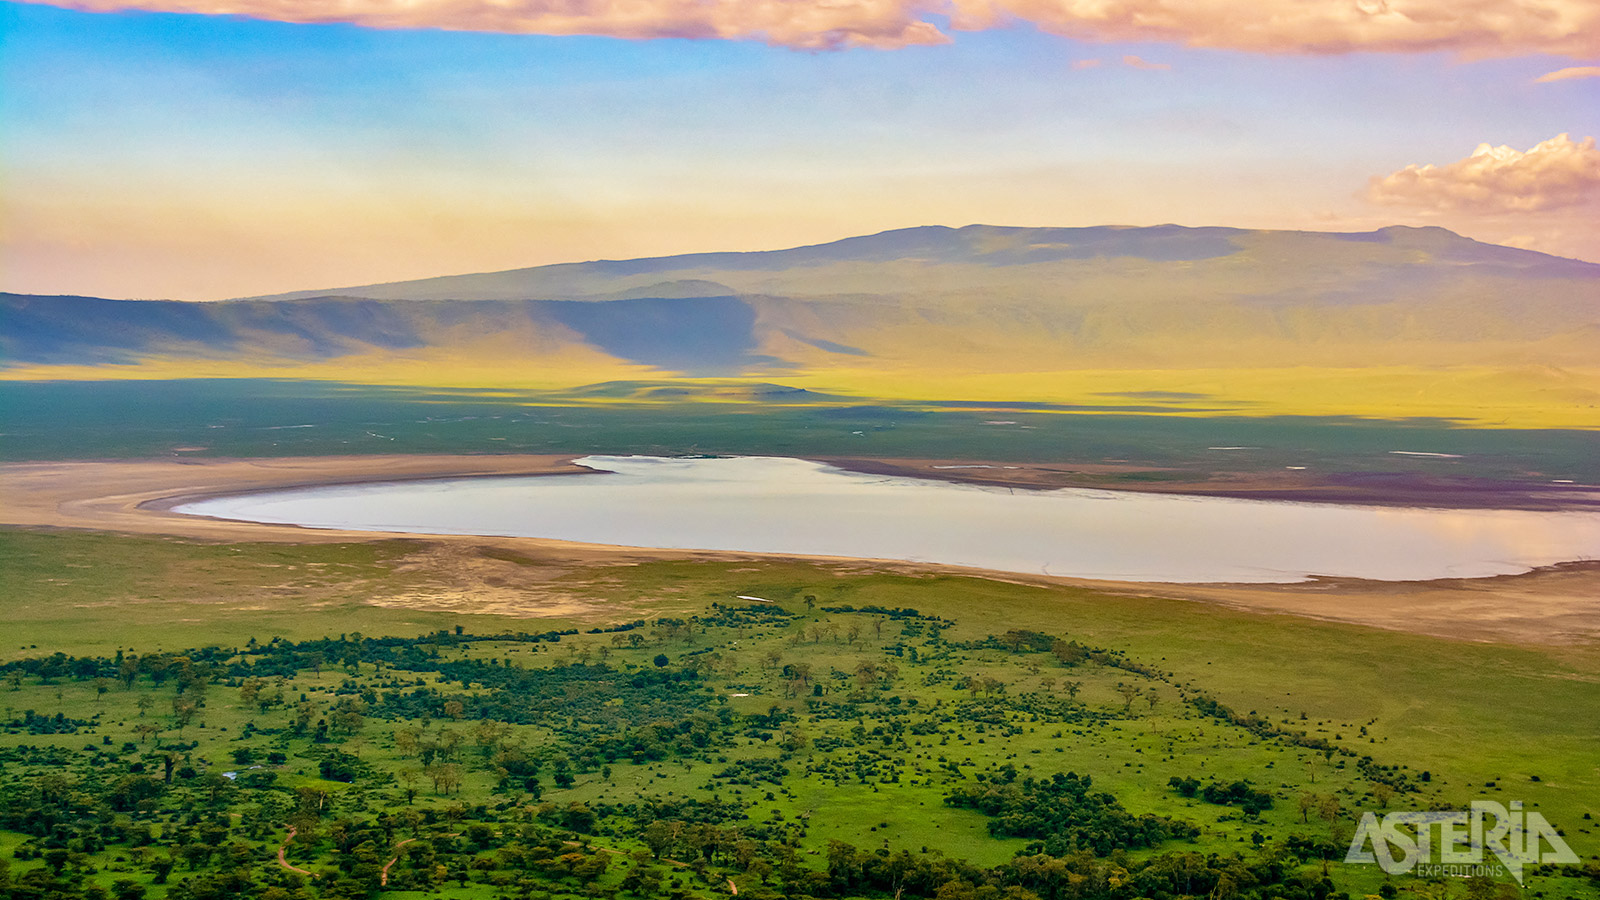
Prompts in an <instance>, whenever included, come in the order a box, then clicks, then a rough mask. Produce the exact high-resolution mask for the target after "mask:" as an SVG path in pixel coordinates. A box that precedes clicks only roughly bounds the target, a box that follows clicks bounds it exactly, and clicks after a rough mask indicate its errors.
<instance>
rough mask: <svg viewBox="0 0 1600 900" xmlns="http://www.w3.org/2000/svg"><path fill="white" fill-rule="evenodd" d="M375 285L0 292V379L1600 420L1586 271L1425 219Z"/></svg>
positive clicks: (815, 248) (831, 251)
mask: <svg viewBox="0 0 1600 900" xmlns="http://www.w3.org/2000/svg"><path fill="white" fill-rule="evenodd" d="M377 287H379V288H382V289H381V290H379V289H376V288H372V287H357V288H343V289H336V290H334V291H302V292H294V293H291V294H283V295H274V296H270V297H262V298H244V299H237V300H227V301H216V302H209V303H184V302H174V301H147V300H108V299H103V298H90V297H72V296H62V297H44V296H35V295H20V294H0V378H6V379H10V380H28V379H33V380H39V379H53V378H74V379H86V378H107V377H111V378H123V377H135V378H158V377H177V378H188V377H258V376H268V377H293V378H302V379H317V380H325V381H360V382H365V383H384V384H413V385H436V386H460V387H475V388H495V387H507V386H531V387H537V388H539V389H556V390H570V389H573V388H578V387H582V386H584V385H590V384H600V383H607V382H642V381H655V380H661V379H667V380H672V379H690V380H692V379H700V378H735V379H753V380H756V381H762V382H768V381H775V380H776V381H781V382H782V383H783V384H785V385H789V386H792V387H795V388H803V389H806V390H809V391H813V392H816V393H820V394H826V395H830V396H851V395H855V396H895V397H930V398H938V399H942V400H972V401H982V400H984V399H985V398H1003V399H1006V400H1009V401H1018V402H1020V401H1029V402H1041V403H1054V404H1066V405H1069V406H1070V405H1074V404H1083V403H1091V402H1094V397H1095V396H1097V395H1103V394H1105V393H1106V392H1113V393H1115V392H1130V391H1131V392H1166V393H1173V392H1176V393H1178V394H1185V393H1192V394H1194V395H1195V396H1196V397H1197V398H1203V399H1197V400H1196V401H1195V406H1196V409H1197V410H1198V409H1199V408H1200V407H1201V406H1202V405H1206V404H1210V406H1207V407H1206V408H1213V407H1214V404H1215V403H1216V398H1218V397H1222V398H1226V399H1229V400H1230V401H1237V404H1238V405H1239V408H1243V409H1251V408H1256V407H1254V406H1252V404H1257V405H1262V404H1265V405H1266V406H1261V408H1266V407H1267V406H1271V407H1272V408H1275V409H1278V410H1279V411H1282V410H1285V409H1288V410H1291V411H1292V410H1295V409H1299V408H1301V407H1302V406H1306V407H1307V408H1311V407H1314V408H1317V409H1327V410H1333V411H1342V412H1350V413H1353V414H1368V413H1370V414H1377V413H1376V412H1375V411H1379V410H1395V409H1405V410H1408V411H1410V412H1409V413H1408V414H1412V413H1415V412H1416V411H1428V412H1425V413H1424V414H1433V413H1432V411H1433V410H1434V408H1435V406H1437V404H1438V403H1440V402H1443V401H1442V400H1441V399H1440V398H1441V397H1442V396H1443V395H1444V394H1445V393H1448V394H1449V395H1450V397H1451V398H1452V399H1451V400H1450V401H1449V404H1451V405H1450V408H1451V409H1452V410H1457V411H1461V410H1471V409H1473V408H1474V407H1475V406H1478V405H1483V404H1486V403H1491V400H1490V398H1496V397H1499V398H1502V399H1501V400H1494V401H1492V402H1493V403H1500V402H1502V401H1503V402H1505V403H1510V404H1512V405H1515V406H1517V407H1518V408H1519V409H1521V410H1523V411H1528V410H1532V411H1534V412H1537V413H1538V414H1539V415H1541V416H1544V415H1546V413H1547V412H1548V411H1550V410H1559V411H1560V412H1559V418H1560V419H1561V421H1576V422H1580V423H1588V422H1592V423H1593V426H1592V427H1600V414H1597V413H1596V412H1594V410H1595V408H1596V407H1597V406H1600V363H1597V362H1596V361H1597V360H1600V265H1596V264H1594V263H1587V262H1583V261H1579V260H1566V259H1562V258H1559V257H1551V256H1547V255H1545V254H1541V253H1537V252H1534V251H1529V250H1520V249H1516V248H1510V247H1500V246H1496V245H1491V244H1482V243H1479V242H1477V241H1472V240H1470V239H1468V238H1463V237H1461V236H1459V235H1456V234H1454V233H1452V232H1449V231H1446V230H1445V229H1441V228H1408V227H1402V226H1395V227H1390V228H1385V229H1379V230H1377V231H1373V232H1357V233H1342V232H1284V231H1262V230H1246V229H1229V228H1222V227H1209V228H1188V227H1182V226H1159V227H1153V228H1122V227H1110V226H1105V227H1094V228H1072V229H1041V228H1012V227H999V226H967V227H964V228H948V227H944V226H927V227H920V228H915V229H899V230H895V231H889V232H881V233H879V234H876V235H864V236H860V237H856V238H846V239H843V240H841V241H833V242H829V243H825V244H816V245H809V246H806V247H797V248H789V249H786V250H775V251H752V252H748V253H744V252H741V253H710V254H688V255H683V256H671V257H654V258H649V259H642V260H621V261H617V260H610V261H604V260H603V261H592V262H586V263H563V264H558V265H555V266H537V267H530V268H525V269H513V270H506V271H505V272H500V273H479V274H471V275H459V276H441V277H439V278H433V279H421V280H415V281H409V282H393V283H390V284H388V285H381V286H377ZM373 295H377V296H373ZM1441 385H1448V388H1446V387H1441ZM658 393H659V392H658ZM662 396H665V395H664V394H662ZM1180 405H1181V404H1180Z"/></svg>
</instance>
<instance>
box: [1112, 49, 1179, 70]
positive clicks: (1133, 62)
mask: <svg viewBox="0 0 1600 900" xmlns="http://www.w3.org/2000/svg"><path fill="white" fill-rule="evenodd" d="M1122 64H1123V65H1125V66H1129V67H1131V68H1135V69H1143V70H1145V71H1146V72H1165V71H1167V70H1168V69H1171V68H1172V67H1171V66H1169V65H1167V64H1166V63H1153V62H1146V61H1145V60H1143V59H1140V58H1139V57H1137V56H1134V55H1133V54H1131V53H1130V54H1128V55H1127V56H1124V57H1123V58H1122Z"/></svg>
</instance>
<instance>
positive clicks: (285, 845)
mask: <svg viewBox="0 0 1600 900" xmlns="http://www.w3.org/2000/svg"><path fill="white" fill-rule="evenodd" d="M295 834H296V829H295V827H294V826H293V825H290V826H289V834H288V835H287V836H286V837H284V839H283V845H282V846H280V847H279V848H278V865H280V866H283V867H284V868H285V869H288V870H289V871H291V872H299V873H300V874H301V875H309V876H311V877H312V878H315V877H317V873H315V872H313V871H311V870H310V869H302V868H300V867H299V866H297V865H294V864H293V863H291V862H289V860H287V859H285V858H284V855H285V854H286V853H288V852H289V842H290V841H292V840H294V836H295Z"/></svg>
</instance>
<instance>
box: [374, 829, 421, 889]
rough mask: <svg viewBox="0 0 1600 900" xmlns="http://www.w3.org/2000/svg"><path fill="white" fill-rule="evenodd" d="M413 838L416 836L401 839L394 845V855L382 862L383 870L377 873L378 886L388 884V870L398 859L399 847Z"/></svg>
mask: <svg viewBox="0 0 1600 900" xmlns="http://www.w3.org/2000/svg"><path fill="white" fill-rule="evenodd" d="M414 840H416V838H406V839H405V840H403V841H401V842H399V843H397V844H395V845H394V856H393V857H391V858H390V859H389V861H388V862H386V863H384V864H383V871H382V872H381V873H379V875H378V886H379V887H387V886H388V884H389V870H390V869H391V868H393V867H394V864H395V863H397V862H399V861H400V848H401V847H404V846H405V845H407V844H409V843H411V842H412V841H414Z"/></svg>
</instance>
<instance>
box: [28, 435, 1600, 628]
mask: <svg viewBox="0 0 1600 900" xmlns="http://www.w3.org/2000/svg"><path fill="white" fill-rule="evenodd" d="M573 458H574V457H572V456H533V455H521V456H446V455H436V456H349V457H313V458H303V459H301V458H283V459H182V458H173V459H157V460H141V461H105V462H101V461H91V462H37V463H7V464H0V525H14V526H27V527H45V528H70V529H84V530H92V531H110V532H118V533H125V534H149V535H171V536H178V537H187V538H197V539H202V540H208V541H224V542H226V541H279V542H285V543H332V542H344V541H370V540H390V539H393V538H395V537H397V535H395V534H391V533H380V532H365V531H339V530H331V529H309V528H300V527H297V526H292V525H266V524H255V523H248V522H228V521H223V520H218V519H206V518H201V517H196V516H186V515H180V514H178V513H174V512H171V511H170V507H171V506H173V505H176V504H177V503H180V502H183V501H184V500H190V499H197V498H200V497H207V496H215V495H218V494H232V493H241V492H247V491H260V490H272V489H279V488H286V487H291V486H304V485H331V484H351V483H362V482H377V481H400V480H415V479H423V478H455V477H471V476H485V475H547V474H569V473H578V472H587V471H590V470H588V469H585V468H583V467H581V466H575V465H573V464H572V459H573ZM855 462H868V461H855ZM938 464H940V465H944V464H959V462H956V463H945V462H943V461H940V462H938ZM891 465H892V464H891ZM902 465H903V464H902ZM923 465H924V466H931V465H932V464H931V463H924V464H923ZM852 467H854V466H852ZM862 467H863V468H867V466H865V465H863V466H862ZM896 468H899V467H898V466H896ZM905 468H910V467H909V466H907V467H905ZM918 468H921V467H918ZM1031 468H1034V467H1024V471H1016V470H1004V471H1005V473H1006V474H1011V473H1012V472H1013V471H1016V474H1017V475H1018V476H1019V477H1018V478H1017V482H1018V483H1026V480H1027V479H1028V478H1029V476H1030V474H1035V473H1029V472H1027V471H1025V470H1026V469H1031ZM902 471H904V469H902ZM937 471H939V472H943V473H949V472H950V471H951V470H948V469H940V470H937ZM964 471H970V472H972V473H973V474H978V473H982V474H984V475H989V476H993V475H999V474H1001V473H1000V472H996V471H994V470H964ZM907 474H910V472H907ZM918 474H930V475H931V474H933V471H930V470H929V469H924V470H923V472H920V473H918ZM985 480H988V479H985ZM995 480H996V481H998V480H999V479H995ZM991 483H992V482H991ZM1035 486H1038V484H1037V482H1035ZM417 540H418V541H419V542H420V543H422V544H425V545H431V546H432V547H433V549H432V550H431V551H429V552H427V553H425V554H424V555H422V556H419V557H418V558H417V559H416V560H414V561H412V562H411V563H410V564H413V565H428V566H435V565H437V566H440V567H443V569H446V570H449V574H450V576H451V577H450V578H449V580H450V581H451V582H453V583H454V584H456V585H458V587H457V589H455V590H452V591H449V592H448V593H447V594H445V595H440V594H438V593H433V594H432V595H431V596H430V597H427V598H424V597H421V596H415V597H397V598H394V599H392V600H389V601H387V602H389V603H394V604H395V605H405V606H417V607H435V608H436V607H438V606H440V605H441V604H443V605H444V606H447V607H448V608H451V609H455V610H458V611H462V612H467V611H474V610H475V611H481V612H493V613H497V614H502V615H518V614H521V615H529V614H533V615H551V614H555V613H556V610H555V609H553V608H552V607H553V606H560V605H561V604H560V603H559V602H557V603H555V604H551V605H546V604H544V603H541V604H539V605H538V607H537V608H535V609H528V608H526V602H527V595H526V594H525V593H522V592H521V591H517V590H502V589H497V588H499V585H498V584H497V582H499V581H501V580H502V579H501V574H503V573H496V572H494V571H493V570H494V569H495V568H496V566H497V564H496V563H495V561H494V560H492V559H486V558H484V557H483V556H482V553H481V552H480V551H481V550H482V549H484V548H503V549H507V550H512V551H515V552H517V553H519V554H522V555H525V556H527V557H529V558H532V559H537V560H539V561H540V562H541V563H545V564H547V565H548V566H550V567H551V569H550V570H549V571H559V570H561V569H562V568H563V567H580V566H585V565H627V564H631V563H637V562H641V561H645V560H650V559H708V560H710V559H716V560H749V559H753V558H756V557H755V556H754V555H752V554H742V553H728V552H719V551H680V550H660V549H653V548H636V547H633V548H630V547H605V546H599V545H594V544H580V543H574V542H568V541H552V540H539V539H533V538H504V537H478V536H431V535H430V536H426V537H421V538H417ZM811 559H815V558H811ZM824 561H826V562H829V563H831V564H834V565H837V566H839V567H841V568H842V569H845V570H862V569H872V570H879V571H882V570H888V571H899V572H908V573H910V572H928V571H944V572H951V573H962V574H982V575H984V576H985V577H992V578H996V579H999V580H1005V581H1014V582H1024V583H1032V584H1054V585H1075V586H1080V587H1088V588H1093V589H1096V590H1100V591H1104V592H1107V593H1109V594H1122V595H1136V596H1150V597H1166V598H1172V599H1180V600H1191V601H1200V602H1207V603H1215V604H1218V605H1222V606H1227V607H1231V608H1235V609H1240V610H1249V611H1255V612H1261V613H1285V614H1292V615H1296V616H1305V617H1309V618H1315V619H1322V620H1328V621H1337V622H1346V623H1352V624H1359V625H1369V626H1375V627H1378V628H1386V629H1393V630H1399V631H1409V632H1415V633H1420V634H1429V635H1435V636H1440V637H1448V638H1454V639H1461V640H1475V641H1505V642H1510V643H1518V644H1546V645H1549V644H1565V645H1573V644H1592V643H1600V562H1590V563H1571V564H1565V565H1561V566H1555V567H1551V568H1547V569H1541V570H1539V571H1536V572H1531V573H1528V574H1526V575H1515V576H1502V577H1498V578H1480V579H1449V580H1439V581H1426V582H1379V581H1363V580H1359V579H1323V580H1318V581H1315V582H1310V583H1307V584H1298V585H1153V584H1127V583H1116V582H1099V581H1088V580H1082V579H1068V578H1046V577H1043V576H1017V575H1013V574H1008V573H977V572H974V571H973V570H967V569H959V568H955V567H941V566H930V565H925V564H912V563H903V562H894V561H881V560H877V561H871V560H867V561H864V560H856V559H828V560H824ZM550 599H552V600H555V599H556V598H550ZM519 604H520V605H519Z"/></svg>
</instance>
